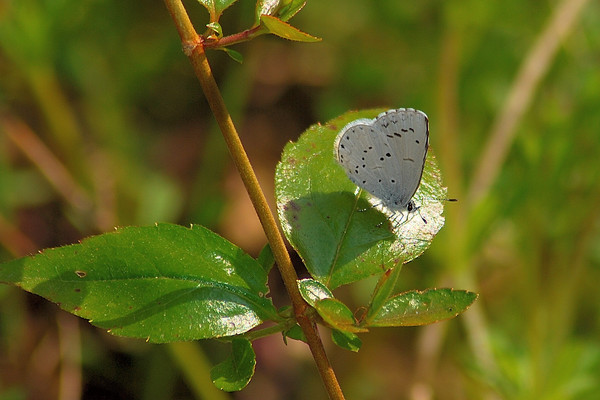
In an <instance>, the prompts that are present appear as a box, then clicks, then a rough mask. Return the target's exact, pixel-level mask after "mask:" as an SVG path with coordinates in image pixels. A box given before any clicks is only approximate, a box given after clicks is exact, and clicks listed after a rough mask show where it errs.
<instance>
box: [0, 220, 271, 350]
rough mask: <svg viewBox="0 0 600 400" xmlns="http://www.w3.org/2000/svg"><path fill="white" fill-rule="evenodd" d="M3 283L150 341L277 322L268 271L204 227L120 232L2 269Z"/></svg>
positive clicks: (162, 226) (238, 330)
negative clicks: (269, 288) (269, 296)
mask: <svg viewBox="0 0 600 400" xmlns="http://www.w3.org/2000/svg"><path fill="white" fill-rule="evenodd" d="M0 281H3V282H6V283H11V284H14V285H16V286H19V287H21V288H23V289H25V290H27V291H29V292H32V293H35V294H38V295H40V296H42V297H45V298H46V299H48V300H50V301H53V302H55V303H57V304H58V305H59V306H60V307H61V308H63V309H64V310H66V311H68V312H71V313H73V314H75V315H78V316H80V317H83V318H86V319H89V320H90V322H91V323H92V324H93V325H96V326H99V327H101V328H105V329H108V330H109V332H111V333H113V334H115V335H120V336H128V337H136V338H145V339H147V340H148V341H150V342H172V341H184V340H194V339H203V338H211V337H222V336H231V335H236V334H241V333H244V332H246V331H248V330H249V329H251V328H253V327H255V326H256V325H259V324H260V323H261V322H262V321H264V320H267V319H276V318H278V317H277V314H276V310H275V308H274V307H273V305H272V303H271V301H270V299H267V298H266V295H267V292H268V289H267V286H266V281H267V270H266V269H265V268H263V267H262V266H261V265H260V264H259V263H258V262H257V261H256V260H254V259H253V258H252V257H250V256H248V255H247V254H246V253H244V252H243V251H242V250H241V249H240V248H238V247H236V246H234V245H233V244H231V243H230V242H228V241H227V240H225V239H223V238H222V237H220V236H218V235H217V234H215V233H213V232H211V231H209V230H208V229H206V228H203V227H201V226H193V227H192V228H185V227H182V226H179V225H171V224H158V225H156V226H148V227H127V228H121V229H117V230H116V231H115V232H113V233H107V234H103V235H99V236H94V237H90V238H88V239H85V240H83V241H82V242H81V244H76V245H71V246H65V247H60V248H55V249H47V250H44V251H43V252H41V253H40V254H37V255H34V256H30V257H24V258H20V259H17V260H14V261H10V262H7V263H4V264H0Z"/></svg>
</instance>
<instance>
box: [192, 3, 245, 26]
mask: <svg viewBox="0 0 600 400" xmlns="http://www.w3.org/2000/svg"><path fill="white" fill-rule="evenodd" d="M198 1H199V2H200V4H202V5H203V6H204V7H205V8H206V9H207V10H208V13H209V14H210V22H217V21H218V20H219V18H220V17H221V14H222V13H223V11H225V9H227V8H228V7H229V6H231V5H232V4H233V3H235V2H236V1H237V0H198Z"/></svg>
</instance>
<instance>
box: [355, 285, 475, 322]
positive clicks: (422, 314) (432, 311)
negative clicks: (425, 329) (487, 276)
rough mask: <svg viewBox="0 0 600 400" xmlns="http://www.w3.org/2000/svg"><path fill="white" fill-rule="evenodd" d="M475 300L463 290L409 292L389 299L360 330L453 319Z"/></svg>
mask: <svg viewBox="0 0 600 400" xmlns="http://www.w3.org/2000/svg"><path fill="white" fill-rule="evenodd" d="M476 299H477V294H476V293H473V292H469V291H466V290H454V289H428V290H424V291H422V292H421V291H418V290H412V291H409V292H405V293H401V294H398V295H396V296H394V297H392V298H390V299H389V300H388V301H387V302H386V303H385V304H384V305H383V306H382V307H381V309H379V310H378V311H377V313H375V314H374V315H372V316H370V317H368V318H367V319H366V320H365V322H364V324H363V326H365V327H384V326H418V325H427V324H432V323H434V322H438V321H442V320H445V319H450V318H454V317H456V316H457V315H458V314H460V313H461V312H463V311H465V310H466V309H467V308H469V306H470V305H471V304H473V302H474V301H475V300H476Z"/></svg>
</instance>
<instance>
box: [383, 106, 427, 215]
mask: <svg viewBox="0 0 600 400" xmlns="http://www.w3.org/2000/svg"><path fill="white" fill-rule="evenodd" d="M374 128H376V129H375V131H376V132H378V133H379V134H380V135H381V138H380V139H379V140H380V141H381V142H382V143H383V145H382V146H381V147H382V148H383V149H385V153H384V154H382V155H381V157H380V162H381V164H382V167H383V168H384V170H385V171H386V172H387V173H386V174H385V178H386V179H384V180H383V181H382V182H381V185H382V189H381V190H382V191H383V192H384V193H386V194H387V196H386V197H385V198H383V199H382V200H383V202H384V204H385V205H386V206H387V207H389V208H391V209H401V210H404V209H406V207H407V205H408V203H409V202H410V199H411V198H412V197H413V195H414V194H415V192H416V191H417V189H418V187H419V184H420V182H421V176H422V175H423V167H424V165H425V158H426V157H427V148H428V146H429V121H428V119H427V115H425V113H423V112H422V111H418V110H415V109H413V108H400V109H398V110H390V111H386V112H384V113H381V114H379V115H378V116H377V118H376V119H375V122H374Z"/></svg>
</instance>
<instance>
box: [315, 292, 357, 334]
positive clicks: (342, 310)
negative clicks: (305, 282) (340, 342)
mask: <svg viewBox="0 0 600 400" xmlns="http://www.w3.org/2000/svg"><path fill="white" fill-rule="evenodd" d="M315 310H317V312H318V313H319V315H320V316H321V318H323V321H324V322H326V323H327V325H329V326H330V327H332V328H334V329H337V330H340V331H345V332H366V331H367V329H365V328H361V327H358V326H357V325H356V319H355V318H354V314H353V313H352V310H350V309H349V308H348V307H347V306H346V305H345V304H344V303H342V302H341V301H339V300H338V299H323V300H319V301H317V302H316V303H315Z"/></svg>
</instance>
